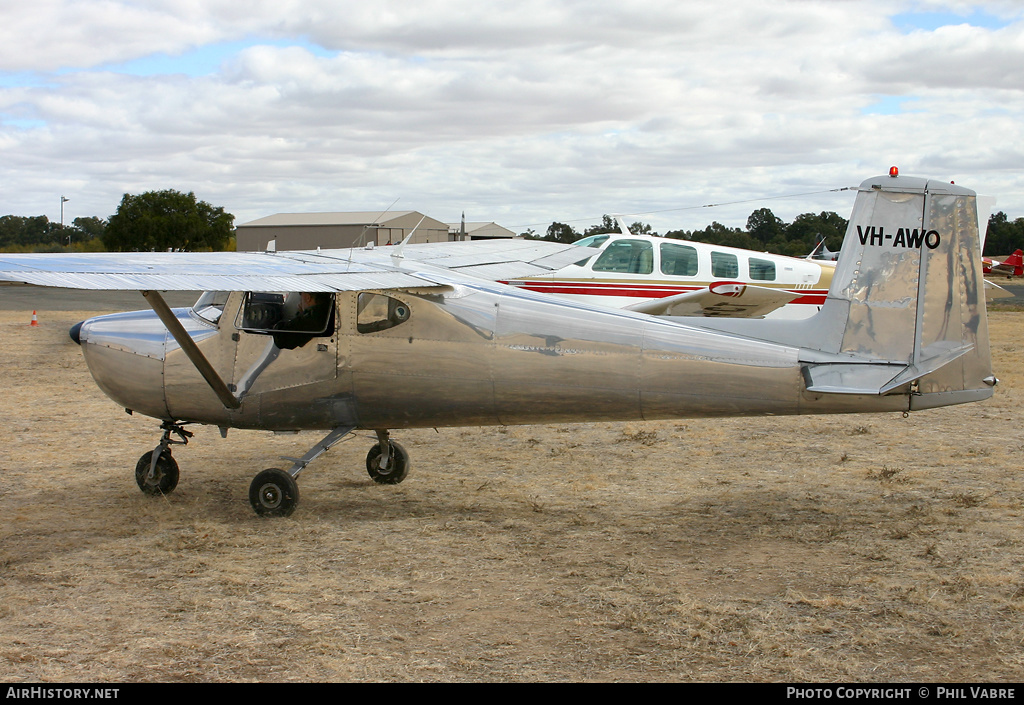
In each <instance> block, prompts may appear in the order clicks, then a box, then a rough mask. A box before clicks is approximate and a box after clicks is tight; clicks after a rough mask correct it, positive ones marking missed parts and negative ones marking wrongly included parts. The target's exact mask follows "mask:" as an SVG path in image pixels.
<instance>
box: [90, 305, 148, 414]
mask: <svg viewBox="0 0 1024 705" xmlns="http://www.w3.org/2000/svg"><path fill="white" fill-rule="evenodd" d="M75 327H76V328H78V331H77V336H78V342H79V345H81V346H82V355H83V356H84V357H85V362H86V364H87V365H88V366H89V372H90V373H91V374H92V377H93V379H94V380H95V381H96V384H97V386H99V388H100V389H101V390H102V391H103V393H104V394H106V395H107V396H108V397H110V398H111V399H113V400H114V401H116V402H117V403H118V404H119V405H120V406H123V407H125V408H126V409H132V410H133V411H137V412H139V413H142V414H145V415H147V416H153V417H156V418H166V417H167V406H166V403H165V401H164V388H163V371H164V354H165V347H166V346H165V340H166V335H167V329H166V328H164V327H163V324H162V323H160V319H158V318H157V317H156V314H154V313H153V312H152V311H132V312H129V313H115V314H111V315H107V316H98V317H96V318H90V319H89V320H87V321H84V322H82V323H80V324H78V325H77V326H75ZM72 338H74V335H73V336H72Z"/></svg>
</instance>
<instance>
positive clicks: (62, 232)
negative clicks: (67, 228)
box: [60, 195, 71, 245]
mask: <svg viewBox="0 0 1024 705" xmlns="http://www.w3.org/2000/svg"><path fill="white" fill-rule="evenodd" d="M70 200H71V199H70V198H64V196H63V195H62V196H61V197H60V232H61V234H62V235H63V234H64V204H65V203H67V202H68V201H70ZM68 244H69V245H70V244H71V236H70V235H68Z"/></svg>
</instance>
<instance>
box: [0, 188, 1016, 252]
mask: <svg viewBox="0 0 1024 705" xmlns="http://www.w3.org/2000/svg"><path fill="white" fill-rule="evenodd" d="M234 220H235V217H234V216H233V215H231V214H230V213H227V212H225V211H224V208H223V207H219V206H217V207H215V206H212V205H210V204H209V203H207V202H206V201H200V200H198V199H197V198H196V195H195V194H194V193H187V194H185V193H181V192H179V191H174V190H164V191H147V192H145V193H142V194H139V195H132V194H127V193H126V194H124V197H123V198H122V199H121V203H120V205H119V206H118V208H117V212H116V213H115V214H114V215H112V216H110V218H109V219H107V220H104V219H102V218H96V217H88V218H75V219H74V220H73V221H72V224H71V225H70V226H62V225H61V224H60V223H53V222H50V220H49V219H48V218H47V217H46V216H45V215H39V216H30V217H23V216H15V215H5V216H0V251H6V252H68V251H78V252H82V251H110V252H129V251H144V252H148V251H164V250H188V251H203V250H205V251H219V250H225V249H233V248H234V229H233V227H234ZM846 226H847V220H846V219H845V218H843V217H842V216H840V215H838V214H837V213H834V212H832V211H822V212H821V213H803V214H801V215H798V216H797V217H796V218H794V219H793V222H791V223H786V222H784V221H783V220H782V219H781V218H778V217H777V216H776V215H775V214H774V213H772V211H771V210H770V209H768V208H759V209H757V210H755V211H753V212H752V213H751V214H750V217H749V218H747V227H746V229H741V228H729V227H726V226H724V225H722V224H721V223H719V222H717V221H715V222H712V223H711V225H708V226H707V227H705V228H704V229H703V230H670V231H668V232H666V233H665V235H664V237H669V238H676V239H681V240H696V241H698V242H707V243H710V244H713V245H725V246H728V247H739V248H743V249H747V250H756V251H759V252H773V253H775V254H781V255H791V256H794V257H803V256H806V255H807V254H809V253H810V252H811V251H812V250H813V249H814V248H815V247H816V246H817V245H818V243H819V242H821V241H822V240H824V246H825V247H826V248H828V249H829V250H832V251H833V252H835V251H838V250H839V248H840V247H841V246H842V243H843V236H844V235H845V233H846ZM629 230H630V232H632V233H636V234H644V235H658V233H656V232H654V231H653V230H652V228H651V226H650V225H649V224H647V223H643V222H634V223H633V224H632V225H630V226H629ZM617 232H619V226H618V224H617V223H616V221H615V219H614V218H612V217H611V216H609V215H604V216H602V218H601V222H600V223H597V224H595V225H591V226H589V227H587V228H585V229H584V230H583V231H582V232H579V231H577V230H576V229H575V228H573V227H572V226H570V225H568V224H566V223H561V222H558V221H555V222H553V223H551V225H550V226H549V227H548V229H547V231H546V233H545V234H543V235H540V234H538V233H536V232H534V231H533V230H528V231H526V232H525V233H522V235H523V236H524V237H527V238H533V239H543V240H554V241H556V242H563V243H572V242H576V241H577V240H580V239H582V238H585V237H589V236H591V235H601V234H604V233H617ZM1017 248H1024V218H1017V219H1015V220H1010V219H1009V217H1008V216H1007V215H1006V213H1004V212H1002V211H999V212H998V213H995V214H993V215H992V217H990V218H989V221H988V236H987V238H986V240H985V252H984V253H985V254H986V255H990V254H991V255H1006V254H1010V253H1012V252H1013V251H1014V250H1016V249H1017Z"/></svg>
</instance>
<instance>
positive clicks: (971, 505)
mask: <svg viewBox="0 0 1024 705" xmlns="http://www.w3.org/2000/svg"><path fill="white" fill-rule="evenodd" d="M82 317H83V315H82V314H75V313H56V312H54V313H50V314H46V313H45V312H41V315H40V324H41V325H40V327H39V328H30V327H29V326H28V325H27V324H28V317H27V316H26V315H25V314H24V313H20V312H0V335H2V340H3V345H4V347H3V353H2V356H0V394H2V399H3V403H2V405H0V663H2V665H3V669H2V673H3V676H2V680H3V681H5V682H17V681H60V682H69V681H72V682H80V681H257V680H259V681H288V680H299V681H365V680H369V681H614V680H624V681H688V680H696V681H857V682H869V681H939V680H942V681H1019V680H1020V679H1021V678H1022V676H1024V663H1022V659H1024V651H1022V648H1021V646H1022V643H1024V569H1022V568H1021V564H1020V560H1019V555H1020V547H1021V545H1022V542H1024V528H1022V522H1021V514H1022V502H1024V482H1022V479H1021V473H1020V467H1021V464H1022V460H1024V438H1022V437H1021V434H1020V424H1019V415H1020V406H1021V390H1022V389H1024V379H1022V377H1021V375H1022V374H1024V373H1022V372H1021V367H1020V351H1021V350H1024V332H1022V331H1024V317H1022V315H1021V314H1020V313H1015V312H1007V313H1002V312H1000V313H994V314H993V315H992V317H991V319H992V339H993V351H994V353H993V354H994V356H995V359H996V372H997V375H998V376H999V377H1000V378H1001V380H1002V384H1001V385H1000V387H999V388H998V391H997V395H996V397H995V398H994V399H992V400H990V401H988V402H985V403H983V404H974V405H968V406H963V407H953V408H948V409H938V410H934V411H929V412H922V413H919V414H913V415H911V416H910V417H909V418H907V419H904V418H902V417H901V416H900V415H898V414H893V415H883V416H862V415H856V416H837V417H807V418H783V419H769V418H766V419H734V420H721V419H715V420H704V419H687V420H684V421H677V422H663V423H645V424H639V423H634V424H582V425H579V426H567V425H560V426H548V427H544V426H531V427H513V428H479V429H478V428H471V429H441V430H440V432H435V431H434V430H423V431H408V432H398V433H396V438H397V439H398V440H400V441H401V442H402V443H403V445H405V447H406V448H407V449H409V451H410V453H411V454H412V459H413V466H412V472H411V473H410V477H409V479H408V480H406V482H404V483H403V484H401V485H398V486H395V487H383V486H377V485H374V484H373V483H371V482H370V481H369V479H368V478H366V477H365V473H364V471H363V470H362V467H363V458H364V456H365V453H366V451H367V449H368V447H369V445H370V444H371V442H372V441H371V439H370V437H369V434H367V435H366V436H365V437H360V438H357V439H355V440H350V441H348V442H346V443H343V444H340V445H339V446H338V447H336V448H335V449H333V450H332V451H331V452H330V453H328V454H327V455H326V456H324V457H323V458H321V459H320V460H318V461H317V463H315V464H314V465H313V466H312V467H311V468H310V469H309V470H308V471H307V472H305V473H304V474H303V476H302V479H301V481H300V485H301V491H302V504H301V506H300V508H299V511H297V512H296V514H295V515H294V516H293V517H291V518H290V519H286V520H269V521H268V520H260V519H258V518H256V517H255V516H254V515H253V514H252V512H251V510H250V509H249V506H248V502H247V491H248V485H249V482H250V480H251V478H252V477H253V476H254V475H255V473H256V472H257V471H259V470H261V469H263V468H265V467H269V466H272V465H274V464H277V463H278V462H279V461H278V458H279V457H280V456H284V455H296V454H300V453H302V452H304V451H305V450H306V448H307V447H308V446H309V445H310V444H311V443H312V442H313V441H315V440H316V438H314V437H313V434H303V435H301V436H271V435H269V434H264V433H259V432H238V431H232V432H231V433H230V434H229V436H228V438H227V439H221V438H220V436H219V434H218V432H217V430H216V429H207V428H199V429H197V432H196V436H195V438H194V439H193V441H192V443H191V444H190V445H189V446H188V448H184V449H177V450H176V453H175V455H176V457H177V459H178V461H179V463H180V465H181V468H182V478H181V483H180V484H179V487H178V489H177V491H176V492H175V493H174V494H173V495H172V496H170V497H168V498H166V499H163V498H160V499H152V498H147V497H145V496H143V495H142V494H141V493H139V491H138V490H137V488H136V487H135V483H134V479H133V476H132V471H133V468H134V465H135V461H136V459H137V458H138V456H139V455H141V454H142V453H143V452H145V451H146V450H149V449H151V448H152V447H153V445H155V443H156V441H157V439H158V435H159V434H158V432H157V427H156V424H155V423H154V422H153V421H152V420H147V419H145V418H142V417H139V416H127V415H125V414H124V412H123V411H122V410H120V409H119V408H117V407H116V405H114V404H113V403H111V402H110V401H109V400H107V399H106V398H105V397H104V396H103V395H102V393H101V392H99V390H98V389H97V388H96V387H95V385H94V384H93V383H92V381H91V379H90V377H89V374H88V370H87V369H86V367H85V365H84V363H83V362H82V359H81V354H80V352H79V350H78V349H77V347H76V346H74V345H73V344H72V343H71V342H70V341H69V340H68V339H67V336H66V331H67V328H68V327H69V325H70V324H71V323H73V322H75V321H77V320H80V318H82Z"/></svg>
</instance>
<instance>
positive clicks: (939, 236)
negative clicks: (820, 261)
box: [800, 176, 1024, 409]
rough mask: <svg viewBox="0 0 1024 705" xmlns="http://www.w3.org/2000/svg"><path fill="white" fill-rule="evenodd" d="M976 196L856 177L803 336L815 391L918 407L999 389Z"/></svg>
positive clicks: (938, 185)
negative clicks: (818, 305) (822, 292)
mask: <svg viewBox="0 0 1024 705" xmlns="http://www.w3.org/2000/svg"><path fill="white" fill-rule="evenodd" d="M976 198H977V197H976V195H975V193H974V192H973V191H970V190H969V189H965V188H962V187H960V186H955V185H953V184H948V183H944V182H938V181H929V180H925V179H918V178H911V177H904V176H882V177H877V178H874V179H869V180H867V181H865V182H864V183H862V184H861V186H860V189H859V191H858V194H857V201H856V203H855V204H854V208H853V214H852V215H851V218H850V223H849V227H848V228H847V231H846V237H845V240H844V241H843V248H842V255H841V256H840V258H839V262H838V265H837V267H836V273H835V275H834V277H833V279H832V286H831V288H830V289H829V293H828V297H827V299H826V302H825V305H824V306H823V308H822V310H821V311H820V312H819V313H818V314H817V315H816V316H814V317H813V318H812V319H809V320H808V321H807V323H808V324H809V325H808V326H806V327H805V328H804V329H803V334H802V335H801V336H800V338H801V340H800V344H801V345H803V346H804V349H803V350H802V351H801V355H802V359H803V360H804V361H805V362H806V363H807V365H806V367H805V378H806V381H807V389H808V391H810V392H829V393H840V394H842V393H845V394H865V393H875V394H892V393H896V394H909V395H910V404H909V408H911V409H922V408H930V407H934V406H945V405H947V404H954V403H961V402H968V401H976V400H979V399H984V398H987V397H989V396H991V395H992V386H993V385H994V384H995V382H996V380H995V378H994V377H993V376H992V370H991V356H990V353H989V342H988V322H987V317H986V310H985V293H984V279H983V276H982V262H981V248H980V239H979V233H978V218H977V203H976ZM1022 266H1024V265H1022Z"/></svg>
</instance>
